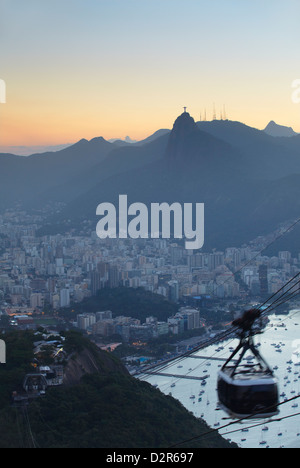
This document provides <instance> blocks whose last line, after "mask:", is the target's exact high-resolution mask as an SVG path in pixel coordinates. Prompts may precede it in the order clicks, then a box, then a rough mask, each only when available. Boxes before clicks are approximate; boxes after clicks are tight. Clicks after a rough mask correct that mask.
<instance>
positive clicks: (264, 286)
mask: <svg viewBox="0 0 300 468" xmlns="http://www.w3.org/2000/svg"><path fill="white" fill-rule="evenodd" d="M258 273H259V283H260V295H261V296H263V297H264V296H267V294H268V290H269V288H268V267H267V265H260V267H259V271H258Z"/></svg>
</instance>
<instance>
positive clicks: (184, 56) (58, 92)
mask: <svg viewBox="0 0 300 468" xmlns="http://www.w3.org/2000/svg"><path fill="white" fill-rule="evenodd" d="M299 18H300V1H299V0H51V1H50V0H42V1H41V0H26V1H25V0H0V43H1V48H0V79H3V80H4V81H5V82H6V87H7V94H6V104H0V145H49V144H53V145H54V144H61V143H71V142H75V141H78V140H79V139H81V138H87V139H91V138H93V137H96V136H103V137H104V138H106V139H109V138H124V137H125V136H127V135H129V136H130V137H131V138H133V139H138V140H140V139H142V138H145V137H147V136H149V135H150V134H151V133H153V132H154V131H156V130H158V129H160V128H172V125H173V122H174V120H175V119H176V117H177V116H178V115H179V114H181V113H182V112H183V106H187V108H188V111H189V112H190V114H191V115H192V117H194V118H195V120H199V119H200V114H201V113H202V114H203V113H204V110H205V109H206V111H207V118H208V120H211V119H212V115H213V104H214V103H215V106H216V110H217V115H218V116H219V113H220V109H222V108H223V105H225V106H226V110H227V116H228V118H229V119H230V120H238V121H241V122H244V123H246V124H247V125H250V126H253V127H256V128H259V129H262V128H264V127H265V126H266V125H267V123H268V122H269V121H270V120H275V121H276V122H277V123H278V124H281V125H287V126H292V127H293V128H294V130H295V131H297V132H300V104H298V105H296V104H295V103H293V102H292V99H291V95H292V87H291V86H292V82H293V81H294V80H296V79H299V78H300V60H299V55H300V48H299V44H300V28H299Z"/></svg>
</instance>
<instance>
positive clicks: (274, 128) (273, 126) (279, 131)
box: [264, 120, 297, 137]
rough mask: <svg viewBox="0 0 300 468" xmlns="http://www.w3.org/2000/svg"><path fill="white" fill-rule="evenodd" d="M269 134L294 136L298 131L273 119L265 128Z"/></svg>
mask: <svg viewBox="0 0 300 468" xmlns="http://www.w3.org/2000/svg"><path fill="white" fill-rule="evenodd" d="M264 131H265V132H266V133H267V134H268V135H271V136H273V137H292V136H296V135H297V133H296V132H294V130H293V129H292V127H285V126H284V125H278V124H277V123H275V122H274V121H273V120H271V122H269V123H268V125H267V126H266V128H265V130H264Z"/></svg>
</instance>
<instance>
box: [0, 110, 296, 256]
mask: <svg viewBox="0 0 300 468" xmlns="http://www.w3.org/2000/svg"><path fill="white" fill-rule="evenodd" d="M0 174H1V175H0V180H1V184H0V195H1V200H2V208H6V207H10V206H13V204H14V203H15V202H19V201H22V203H23V205H24V206H25V207H26V208H38V209H41V208H43V207H44V206H45V205H46V204H47V203H48V202H51V201H61V202H63V203H64V204H65V207H64V209H63V210H62V211H61V212H60V213H56V214H55V215H54V216H53V215H52V216H51V217H49V219H48V221H47V222H46V225H47V226H48V227H47V226H46V227H45V230H44V231H43V232H45V233H47V229H48V228H49V230H50V231H51V232H55V229H56V230H57V232H62V231H63V230H64V229H68V228H69V227H70V226H73V227H74V228H75V229H78V230H79V231H80V228H81V226H82V223H83V221H87V220H88V221H90V222H91V226H92V227H91V229H93V226H94V228H95V229H96V224H97V220H98V219H97V217H96V208H97V206H98V204H100V203H102V202H111V203H115V204H117V203H118V197H119V195H120V194H126V195H128V202H129V203H133V202H143V203H145V204H147V205H150V204H151V203H154V202H160V203H162V202H168V203H173V202H180V203H187V202H192V203H204V204H205V244H204V249H211V248H225V247H228V246H239V245H242V244H243V243H245V242H249V241H250V240H251V239H253V238H254V237H256V236H258V235H264V234H267V233H269V232H271V231H272V230H273V229H275V228H277V227H278V225H279V224H280V223H283V222H286V221H288V220H290V219H294V218H298V217H299V216H300V136H299V135H297V136H294V137H281V138H274V137H272V136H270V135H268V134H266V133H265V132H264V131H261V130H257V129H254V128H252V127H248V126H247V125H244V124H242V123H240V122H232V121H212V122H195V121H194V119H193V118H192V117H191V116H190V114H189V113H187V112H184V113H183V114H182V115H180V116H179V117H178V118H177V119H176V120H175V122H174V125H173V128H172V130H171V131H170V130H161V131H159V130H158V131H157V132H155V134H154V135H152V136H151V137H150V138H149V139H146V140H144V142H138V143H135V144H130V145H129V144H126V143H124V144H122V145H120V144H119V143H118V142H115V143H109V142H107V141H105V140H104V139H103V138H101V137H100V138H95V139H93V140H91V141H87V140H81V141H79V142H78V143H76V144H75V145H72V146H70V147H68V148H66V149H64V150H62V151H58V152H57V153H45V154H39V155H33V156H30V157H28V158H23V157H17V156H13V155H0ZM66 220H67V222H66ZM295 248H297V246H296V245H295ZM299 252H300V245H299Z"/></svg>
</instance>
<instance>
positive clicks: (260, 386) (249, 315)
mask: <svg viewBox="0 0 300 468" xmlns="http://www.w3.org/2000/svg"><path fill="white" fill-rule="evenodd" d="M260 316H261V311H260V310H258V309H251V310H249V311H246V312H245V313H244V315H243V316H242V317H241V318H240V319H237V320H235V321H234V322H233V325H234V326H237V327H238V328H239V329H240V330H241V339H240V343H239V345H238V347H237V348H236V349H235V351H234V352H233V353H232V354H231V356H230V357H229V359H228V360H227V361H226V363H225V364H224V366H223V367H222V368H221V370H220V371H219V374H218V397H219V404H220V406H221V408H222V409H224V410H225V412H226V413H227V414H228V415H229V416H230V417H231V418H233V419H243V418H255V419H257V418H258V419H260V418H269V417H272V416H274V415H276V414H278V413H279V411H278V403H279V392H278V382H277V379H276V378H275V376H274V374H273V371H272V370H271V369H270V368H269V366H268V364H267V363H266V361H265V360H264V359H263V358H262V356H261V355H260V354H259V352H258V351H257V349H256V348H255V346H254V342H253V335H255V334H257V333H258V331H257V330H256V329H255V326H254V323H255V322H256V321H257V320H258V319H259V318H260ZM240 351H241V354H240V356H239V358H238V359H237V360H234V357H235V356H236V355H237V354H238V353H239V352H240ZM247 351H251V352H252V354H253V358H254V360H251V361H249V360H247V364H243V363H242V360H243V357H244V356H245V354H246V352H247ZM255 358H256V362H255Z"/></svg>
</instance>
